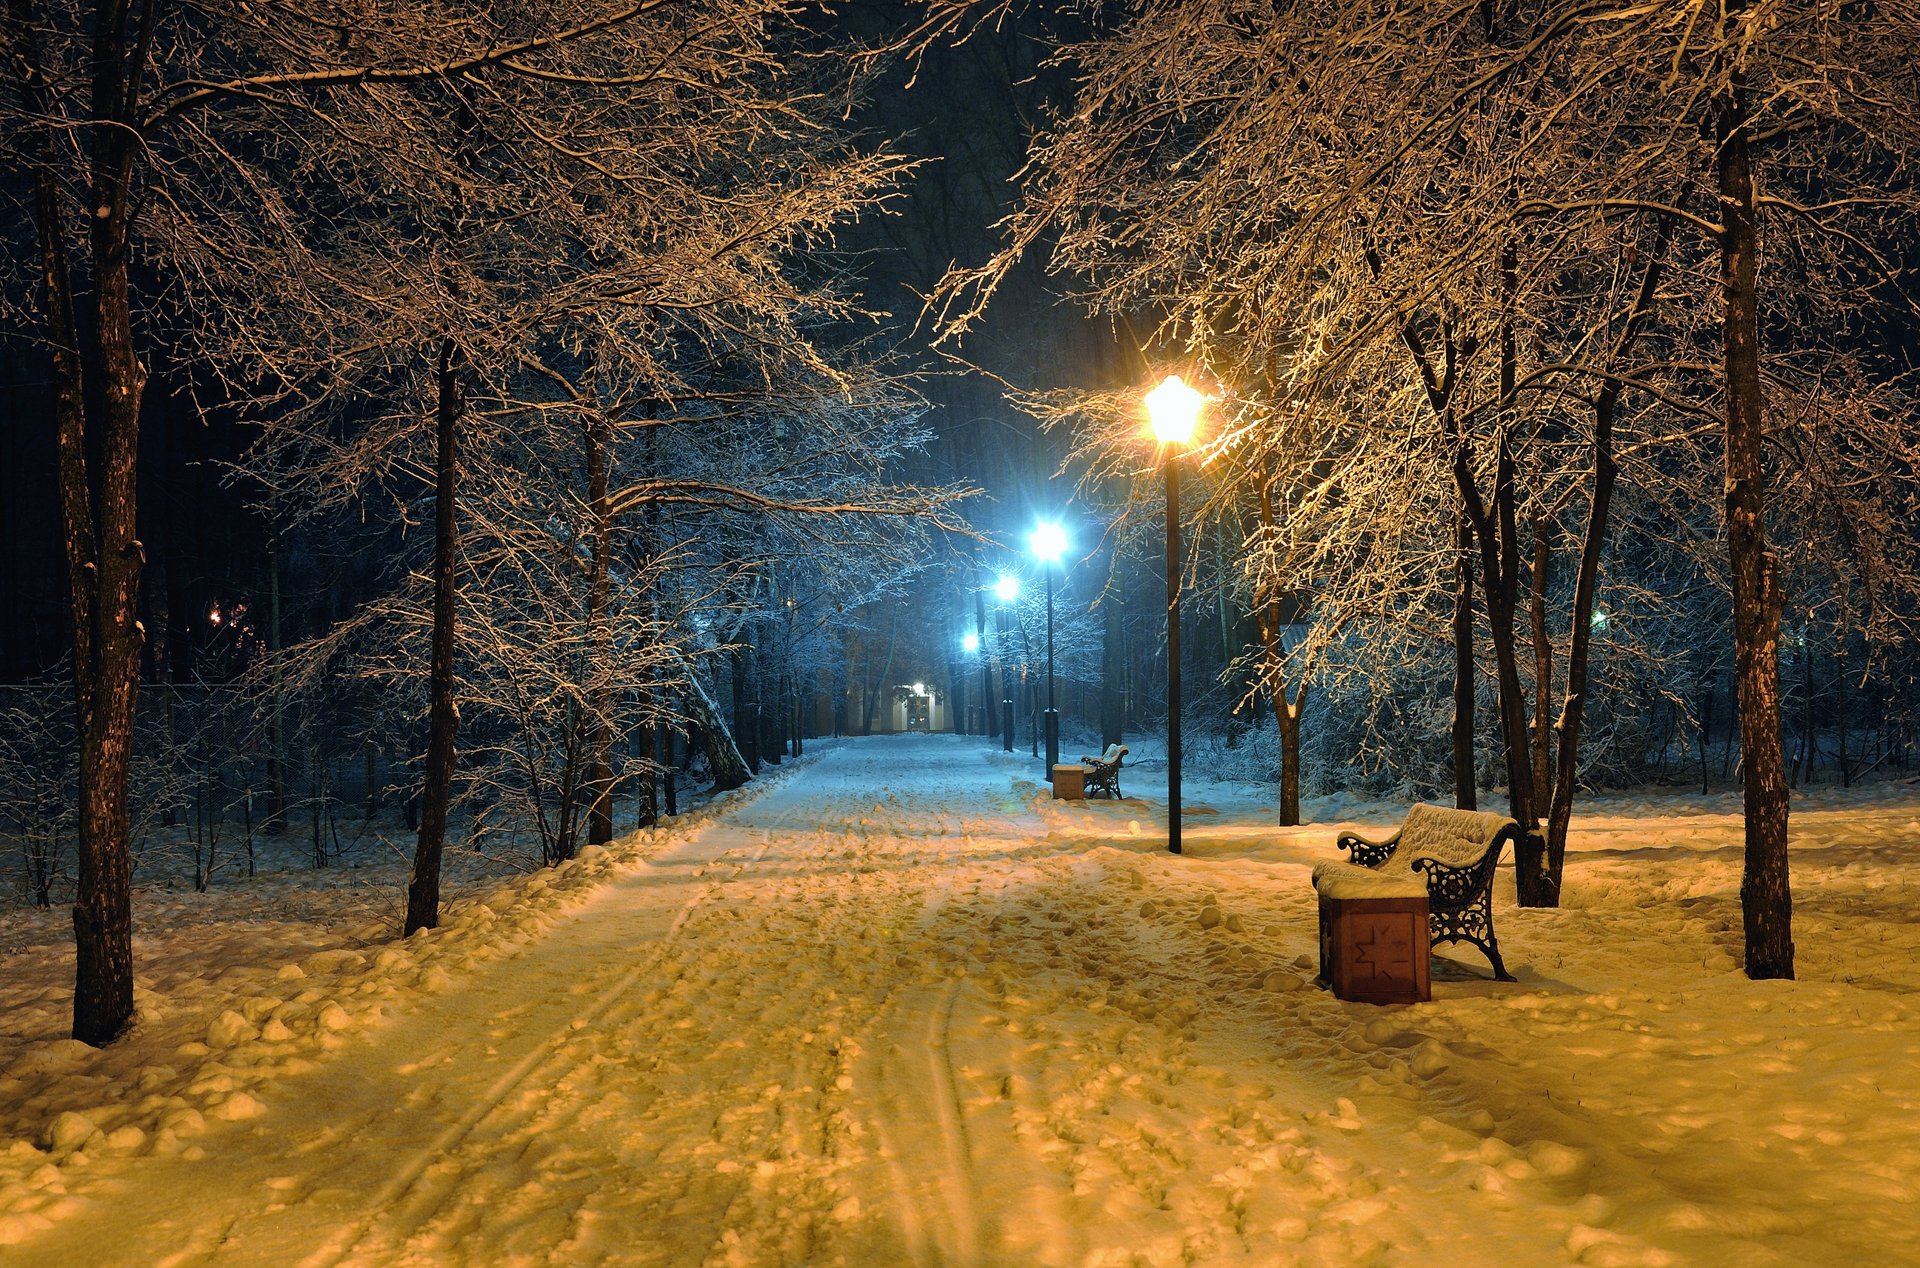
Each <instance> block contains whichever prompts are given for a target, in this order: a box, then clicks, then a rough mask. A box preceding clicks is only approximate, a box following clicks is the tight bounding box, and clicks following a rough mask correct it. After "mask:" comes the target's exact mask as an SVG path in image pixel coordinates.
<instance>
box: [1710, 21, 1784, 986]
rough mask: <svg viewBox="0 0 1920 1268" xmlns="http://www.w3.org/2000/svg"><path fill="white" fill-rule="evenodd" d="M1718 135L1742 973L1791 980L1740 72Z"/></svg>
mask: <svg viewBox="0 0 1920 1268" xmlns="http://www.w3.org/2000/svg"><path fill="white" fill-rule="evenodd" d="M1729 7H1730V8H1731V7H1733V6H1729ZM1714 131H1715V139H1716V141H1717V142H1718V149H1717V151H1716V154H1715V159H1714V168H1715V173H1714V174H1715V177H1716V178H1717V181H1718V186H1719V192H1720V216H1721V226H1722V227H1721V233H1720V284H1721V291H1722V294H1723V295H1724V297H1725V301H1726V314H1725V354H1726V397H1727V435H1726V463H1727V470H1726V505H1727V511H1726V515H1727V556H1728V560H1729V562H1730V563H1731V565H1732V575H1733V655H1734V673H1735V677H1736V681H1737V683H1738V688H1739V700H1740V755H1741V765H1742V772H1743V774H1744V776H1745V788H1744V794H1745V802H1746V821H1747V822H1746V858H1745V869H1744V875H1743V876H1742V878H1741V882H1740V905H1741V910H1742V913H1743V916H1744V924H1745V933H1746V943H1747V956H1746V959H1747V963H1746V969H1747V976H1748V977H1751V978H1781V977H1785V978H1790V977H1792V976H1793V896H1792V893H1791V890H1790V888H1789V883H1788V874H1787V808H1788V802H1787V781H1786V770H1785V766H1784V762H1783V760H1782V753H1781V744H1780V593H1779V588H1778V582H1777V580H1776V577H1775V573H1774V566H1773V560H1772V559H1771V557H1770V556H1769V555H1768V552H1767V519H1766V509H1767V508H1766V467H1765V455H1764V432H1765V427H1764V417H1763V413H1762V398H1761V388H1760V302H1759V287H1758V276H1759V263H1760V260H1759V256H1760V226H1759V219H1758V215H1757V211H1756V206H1755V196H1754V186H1753V159H1752V139H1751V137H1750V136H1749V134H1748V120H1747V100H1746V86H1745V84H1744V82H1743V81H1742V77H1741V75H1740V74H1739V72H1738V71H1737V70H1736V71H1735V72H1734V74H1733V78H1732V81H1731V83H1730V85H1729V87H1728V89H1727V91H1726V93H1725V94H1723V95H1722V97H1721V98H1720V99H1719V101H1717V102H1716V103H1715V110H1714Z"/></svg>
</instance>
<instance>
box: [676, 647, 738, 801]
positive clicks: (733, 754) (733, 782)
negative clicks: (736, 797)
mask: <svg viewBox="0 0 1920 1268" xmlns="http://www.w3.org/2000/svg"><path fill="white" fill-rule="evenodd" d="M682 679H683V681H685V683H686V684H687V695H686V700H685V701H684V703H685V705H686V714H687V730H688V735H687V738H688V741H689V742H690V743H696V744H698V745H699V746H700V747H701V748H703V749H705V750H706V754H707V765H708V766H709V767H711V768H712V770H713V787H714V791H716V792H726V791H727V790H728V789H731V788H738V787H740V786H741V785H742V784H744V783H746V782H747V781H748V780H749V779H752V778H753V772H752V771H750V770H749V769H748V768H747V759H746V758H745V757H743V756H741V753H740V746H739V745H738V744H736V743H735V742H734V737H733V735H732V734H731V733H730V732H729V731H728V730H727V724H726V723H725V722H724V721H723V720H722V719H721V716H720V706H719V705H717V704H715V703H714V700H713V697H712V696H711V695H709V694H708V692H707V689H706V686H705V685H704V684H703V683H702V682H701V681H700V678H699V675H697V674H695V673H694V672H693V667H692V666H691V665H689V666H686V667H685V670H684V672H683V674H682Z"/></svg>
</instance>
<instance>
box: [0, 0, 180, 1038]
mask: <svg viewBox="0 0 1920 1268" xmlns="http://www.w3.org/2000/svg"><path fill="white" fill-rule="evenodd" d="M7 15H8V17H9V19H10V22H9V26H10V27H11V28H12V29H10V30H9V32H8V34H9V36H10V37H11V38H10V39H9V41H8V42H9V44H11V45H13V46H14V49H15V53H16V58H17V60H18V62H19V63H20V65H21V68H22V70H23V71H24V74H23V75H22V76H21V78H20V82H19V91H20V94H21V98H22V103H23V105H24V106H25V107H26V111H27V113H28V114H29V115H30V116H33V117H36V118H41V119H48V120H51V119H54V118H55V117H56V116H57V114H58V111H57V110H55V109H54V108H53V106H52V105H51V103H50V102H49V101H48V99H47V78H46V75H45V62H44V58H43V55H42V51H41V49H40V46H39V32H40V20H39V16H38V15H37V14H35V13H34V12H33V11H32V6H31V5H30V4H29V3H27V0H10V2H9V4H8V7H7ZM131 16H132V15H131V13H130V11H129V9H128V7H127V6H126V5H125V4H108V5H103V6H102V7H101V8H100V10H99V11H98V13H97V14H96V21H95V26H94V41H93V49H92V67H93V79H92V84H91V100H90V105H89V111H90V117H91V119H92V120H93V121H94V123H95V125H96V126H95V127H93V128H92V129H91V130H90V131H89V133H88V134H87V135H88V136H89V138H90V140H91V146H92V149H91V156H90V157H91V164H90V172H89V186H90V188H89V190H88V193H87V206H88V208H89V209H90V210H91V212H92V213H93V214H92V215H90V216H89V217H88V225H89V235H88V258H89V262H90V265H91V270H92V278H91V281H92V292H93V302H94V313H93V330H92V332H91V333H92V336H93V342H92V351H93V353H94V364H93V366H92V367H90V370H91V378H92V380H93V382H94V383H96V384H97V386H98V391H99V396H98V402H99V403H98V406H97V408H96V414H95V418H94V420H93V421H94V422H96V423H97V424H98V441H97V446H96V447H95V454H94V456H95V457H97V465H96V463H95V461H94V460H93V459H92V458H90V456H89V442H88V437H87V427H88V421H89V420H88V416H87V405H86V399H87V392H86V388H87V385H88V382H89V377H90V374H89V367H86V366H84V365H83V363H82V356H83V352H82V347H83V345H82V342H81V339H80V329H79V322H78V320H77V318H76V308H75V300H74V294H75V284H74V276H73V268H72V260H71V257H70V253H69V249H68V245H67V238H66V230H65V227H64V225H63V223H62V221H61V208H60V201H59V196H58V192H57V190H56V187H55V185H54V178H53V173H54V170H55V162H56V145H55V142H54V139H53V136H52V133H51V131H50V130H49V129H47V128H34V129H30V130H29V131H28V133H27V135H26V136H25V137H24V138H23V143H24V145H25V147H26V148H27V149H28V151H29V152H30V153H31V154H32V155H33V157H34V159H35V160H36V161H35V164H34V178H33V182H34V183H33V221H34V228H35V231H36V235H37V239H38V250H39V260H38V263H39V265H40V278H39V280H40V283H41V288H42V295H41V301H42V304H41V310H42V311H41V318H42V324H43V326H44V334H45V337H46V344H47V347H48V349H49V350H50V355H51V359H52V362H53V375H52V379H53V385H54V425H55V450H56V454H57V464H58V465H57V468H56V469H57V473H58V476H57V478H58V484H59V495H60V512H61V520H62V528H63V529H64V532H65V538H66V543H65V547H66V563H67V583H68V612H69V615H70V617H71V620H72V625H73V681H74V703H75V707H76V714H75V718H76V722H77V724H78V734H79V738H80V763H79V764H80V788H79V794H80V796H79V806H78V810H79V815H78V818H79V867H78V874H77V877H76V881H77V884H76V893H75V897H74V906H73V933H74V952H75V955H74V993H73V1037H74V1038H75V1039H78V1040H81V1041H82V1042H84V1043H89V1044H93V1045H95V1046H96V1047H98V1046H102V1045H105V1044H107V1043H110V1042H112V1041H113V1040H114V1039H115V1038H117V1037H118V1036H119V1035H120V1033H121V1032H122V1031H123V1030H124V1029H125V1028H126V1025H127V1023H128V1022H129V1021H130V1020H131V1019H132V1016H133V902H132V892H131V890H132V880H133V863H132V854H131V848H130V839H129V838H130V833H129V822H128V813H127V776H128V772H129V770H130V768H131V764H132V754H133V723H134V714H135V709H136V707H137V703H138V699H139V688H140V649H141V642H142V638H141V632H140V624H139V591H140V569H141V564H142V562H143V559H142V548H141V545H140V541H139V538H138V528H137V524H138V520H137V517H136V510H137V497H136V494H137V483H136V459H137V456H138V452H139V429H140V406H141V401H142V399H143V397H144V395H145V390H146V370H145V367H143V366H142V365H141V364H140V360H139V357H138V356H137V355H136V354H135V351H134V346H133V306H132V282H131V274H130V268H131V261H130V259H129V247H128V237H129V233H128V229H129V224H130V220H131V217H132V215H133V207H132V203H133V199H132V183H133V163H134V156H135V152H136V133H135V131H134V129H133V128H132V127H131V126H130V122H129V121H130V120H131V119H132V118H133V117H134V114H135V113H136V110H137V106H138V99H139V84H140V79H141V77H142V75H143V72H144V65H143V59H142V56H141V54H142V52H143V51H144V50H143V49H141V48H139V47H137V46H130V44H129V39H128V35H129V32H128V27H129V21H130V18H131ZM144 16H150V11H148V12H147V14H146V15H144ZM63 144H64V142H63Z"/></svg>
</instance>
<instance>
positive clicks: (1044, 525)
mask: <svg viewBox="0 0 1920 1268" xmlns="http://www.w3.org/2000/svg"><path fill="white" fill-rule="evenodd" d="M1027 549H1028V550H1029V551H1031V552H1032V553H1033V557H1034V558H1035V559H1037V560H1039V561H1040V570H1041V571H1042V572H1044V573H1046V574H1047V711H1046V714H1045V715H1044V716H1045V718H1046V736H1047V758H1046V761H1047V764H1046V777H1047V782H1048V783H1052V782H1053V768H1054V767H1055V766H1056V765H1058V764H1059V762H1060V711H1059V710H1058V709H1056V708H1054V707H1053V570H1054V567H1055V565H1057V564H1058V563H1059V562H1060V558H1061V556H1063V555H1065V554H1066V553H1067V530H1066V529H1064V528H1062V527H1060V522H1059V521H1058V520H1042V521H1041V522H1040V523H1039V524H1038V525H1037V526H1036V527H1035V528H1034V530H1033V532H1031V533H1029V534H1028V535H1027Z"/></svg>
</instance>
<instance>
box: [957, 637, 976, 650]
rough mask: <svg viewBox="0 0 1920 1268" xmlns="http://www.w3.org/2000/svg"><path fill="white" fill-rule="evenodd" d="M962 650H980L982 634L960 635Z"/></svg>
mask: <svg viewBox="0 0 1920 1268" xmlns="http://www.w3.org/2000/svg"><path fill="white" fill-rule="evenodd" d="M960 650H961V651H964V652H977V651H979V650H980V636H979V635H978V634H962V635H961V636H960Z"/></svg>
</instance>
